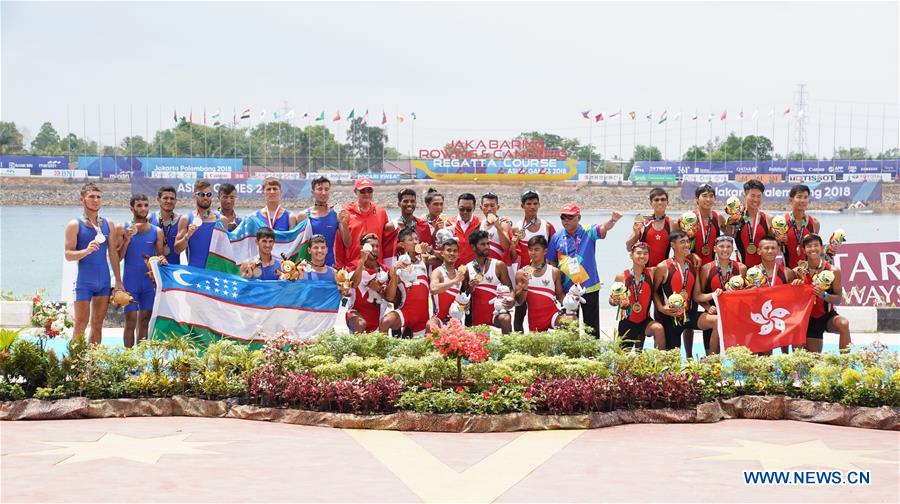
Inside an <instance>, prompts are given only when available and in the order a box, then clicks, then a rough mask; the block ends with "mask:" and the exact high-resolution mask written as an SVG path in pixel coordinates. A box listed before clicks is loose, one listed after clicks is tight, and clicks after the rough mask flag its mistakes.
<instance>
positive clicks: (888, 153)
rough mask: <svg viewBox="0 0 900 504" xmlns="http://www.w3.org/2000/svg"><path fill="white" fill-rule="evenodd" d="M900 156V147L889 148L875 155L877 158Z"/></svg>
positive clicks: (895, 157)
mask: <svg viewBox="0 0 900 504" xmlns="http://www.w3.org/2000/svg"><path fill="white" fill-rule="evenodd" d="M897 158H900V148H897V147H894V148H893V149H888V150H886V151H884V152H882V153H881V154H879V155H877V156H875V159H897Z"/></svg>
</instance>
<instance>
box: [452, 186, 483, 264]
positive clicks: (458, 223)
mask: <svg viewBox="0 0 900 504" xmlns="http://www.w3.org/2000/svg"><path fill="white" fill-rule="evenodd" d="M456 209H457V211H458V212H459V215H456V216H454V217H451V218H449V219H447V227H449V228H450V229H452V230H453V234H454V235H455V236H456V239H457V241H459V257H457V258H456V267H457V268H458V267H459V266H460V265H461V264H468V263H469V262H471V261H472V259H475V252H474V251H473V250H472V246H471V245H469V237H471V236H472V234H473V233H475V232H476V231H478V228H479V226H481V219H479V218H478V216H477V215H474V212H475V195H474V194H472V193H462V194H460V195H459V198H457V199H456Z"/></svg>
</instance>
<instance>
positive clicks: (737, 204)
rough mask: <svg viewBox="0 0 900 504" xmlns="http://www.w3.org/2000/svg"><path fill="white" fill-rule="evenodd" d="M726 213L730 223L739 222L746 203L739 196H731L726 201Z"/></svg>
mask: <svg viewBox="0 0 900 504" xmlns="http://www.w3.org/2000/svg"><path fill="white" fill-rule="evenodd" d="M725 213H726V214H728V224H737V222H738V221H740V220H741V215H743V214H744V205H742V204H741V200H740V198H738V197H737V196H729V197H728V200H727V201H725Z"/></svg>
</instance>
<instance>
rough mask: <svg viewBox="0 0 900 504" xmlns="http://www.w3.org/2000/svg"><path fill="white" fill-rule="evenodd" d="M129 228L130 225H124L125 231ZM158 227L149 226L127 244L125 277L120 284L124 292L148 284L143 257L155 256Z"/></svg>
mask: <svg viewBox="0 0 900 504" xmlns="http://www.w3.org/2000/svg"><path fill="white" fill-rule="evenodd" d="M129 227H131V225H130V223H126V224H125V229H128V228H129ZM157 230H159V228H158V227H156V226H154V225H153V224H150V229H148V230H147V231H144V232H143V233H135V234H134V236H132V237H131V241H129V242H128V248H127V249H125V258H124V259H125V275H124V276H123V277H122V283H124V284H125V290H131V289H136V288H137V287H139V286H141V285H143V284H144V283H145V282H146V284H150V278H149V277H148V276H147V275H146V273H147V265H146V264H145V263H144V256H145V255H147V256H151V257H152V256H155V255H156V233H157Z"/></svg>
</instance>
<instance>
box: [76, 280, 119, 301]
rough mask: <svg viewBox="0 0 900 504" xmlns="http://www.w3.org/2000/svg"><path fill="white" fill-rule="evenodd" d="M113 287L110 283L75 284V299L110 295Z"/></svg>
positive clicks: (87, 299)
mask: <svg viewBox="0 0 900 504" xmlns="http://www.w3.org/2000/svg"><path fill="white" fill-rule="evenodd" d="M111 291H112V289H111V288H110V286H109V283H107V284H106V285H103V284H93V285H85V284H78V283H76V284H75V301H90V300H91V299H93V298H94V297H95V296H106V297H109V294H110V292H111Z"/></svg>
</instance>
